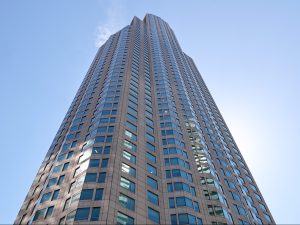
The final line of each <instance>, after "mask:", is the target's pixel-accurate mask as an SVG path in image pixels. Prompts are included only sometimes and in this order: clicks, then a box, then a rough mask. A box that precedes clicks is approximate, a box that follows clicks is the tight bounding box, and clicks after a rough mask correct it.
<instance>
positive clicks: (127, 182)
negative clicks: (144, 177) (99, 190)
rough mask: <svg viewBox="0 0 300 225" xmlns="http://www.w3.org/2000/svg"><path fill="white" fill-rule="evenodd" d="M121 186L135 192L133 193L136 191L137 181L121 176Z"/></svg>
mask: <svg viewBox="0 0 300 225" xmlns="http://www.w3.org/2000/svg"><path fill="white" fill-rule="evenodd" d="M120 186H121V187H123V188H125V189H127V190H129V191H131V192H133V193H134V192H135V183H133V182H132V181H130V180H127V179H125V178H124V177H121V180H120Z"/></svg>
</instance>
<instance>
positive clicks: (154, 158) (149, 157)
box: [146, 152, 156, 163]
mask: <svg viewBox="0 0 300 225" xmlns="http://www.w3.org/2000/svg"><path fill="white" fill-rule="evenodd" d="M146 157H147V159H148V160H149V161H151V162H153V163H156V157H155V156H154V155H152V154H150V153H149V152H147V153H146Z"/></svg>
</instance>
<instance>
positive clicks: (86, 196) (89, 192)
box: [80, 189, 94, 200]
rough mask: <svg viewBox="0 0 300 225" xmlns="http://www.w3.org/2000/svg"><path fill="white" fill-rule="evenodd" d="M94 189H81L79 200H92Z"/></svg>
mask: <svg viewBox="0 0 300 225" xmlns="http://www.w3.org/2000/svg"><path fill="white" fill-rule="evenodd" d="M93 194H94V189H83V190H82V191H81V195H80V200H92V198H93Z"/></svg>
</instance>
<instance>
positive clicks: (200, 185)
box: [15, 14, 274, 225]
mask: <svg viewBox="0 0 300 225" xmlns="http://www.w3.org/2000/svg"><path fill="white" fill-rule="evenodd" d="M15 223H16V224H20V223H21V224H27V223H29V224H38V223H43V224H72V223H76V224H198V225H199V224H215V225H224V224H232V223H235V224H254V223H255V224H266V223H274V220H273V218H272V216H271V213H270V211H269V209H268V207H267V205H266V203H265V202H264V200H263V197H262V195H261V193H260V191H259V189H258V187H257V185H256V183H255V181H254V179H253V177H252V175H251V173H250V171H249V169H248V167H247V165H246V163H245V161H244V159H243V157H242V155H241V153H240V151H239V149H238V147H237V146H236V143H235V142H234V140H233V137H232V136H231V134H230V132H229V129H228V128H227V126H226V124H225V122H224V120H223V118H222V116H221V114H220V112H219V110H218V108H217V106H216V104H215V103H214V100H213V98H212V97H211V95H210V93H209V91H208V88H207V87H206V85H205V83H204V81H203V79H202V77H201V75H200V73H199V72H198V70H197V68H196V66H195V64H194V62H193V60H192V59H191V58H190V57H189V56H187V55H186V54H185V53H184V52H183V51H182V50H181V48H180V45H179V43H178V41H177V39H176V37H175V35H174V33H173V31H172V29H171V28H170V27H169V25H168V24H167V23H166V22H164V21H163V20H162V19H160V18H159V17H156V16H154V15H150V14H147V15H146V16H145V18H144V20H143V21H142V20H140V19H138V18H136V17H135V18H134V19H133V20H132V22H131V24H130V25H129V26H126V27H125V28H123V29H122V30H120V31H119V32H117V33H116V34H114V35H112V36H111V37H110V38H109V39H108V40H107V41H106V43H105V44H104V45H103V46H101V47H100V49H99V50H98V52H97V54H96V57H95V59H94V61H93V62H92V65H91V66H90V68H89V70H88V73H87V75H86V76H85V78H84V80H83V82H82V84H81V86H80V88H79V90H78V92H77V94H76V96H75V98H74V100H73V102H72V104H71V106H70V108H69V110H68V112H67V114H66V116H65V118H64V120H63V122H62V124H61V126H60V128H59V130H58V132H57V134H56V136H55V138H54V140H53V143H52V144H51V146H50V149H49V150H48V152H47V154H46V157H45V159H44V161H43V162H42V165H41V167H40V169H39V171H38V173H37V175H36V177H35V179H34V181H33V184H32V186H31V188H30V190H29V192H28V194H27V196H26V198H25V201H24V203H23V205H22V207H21V209H20V211H19V214H18V216H17V218H16V220H15Z"/></svg>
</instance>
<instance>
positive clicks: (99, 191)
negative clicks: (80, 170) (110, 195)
mask: <svg viewBox="0 0 300 225" xmlns="http://www.w3.org/2000/svg"><path fill="white" fill-rule="evenodd" d="M102 195H103V188H98V189H96V194H95V200H102Z"/></svg>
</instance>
